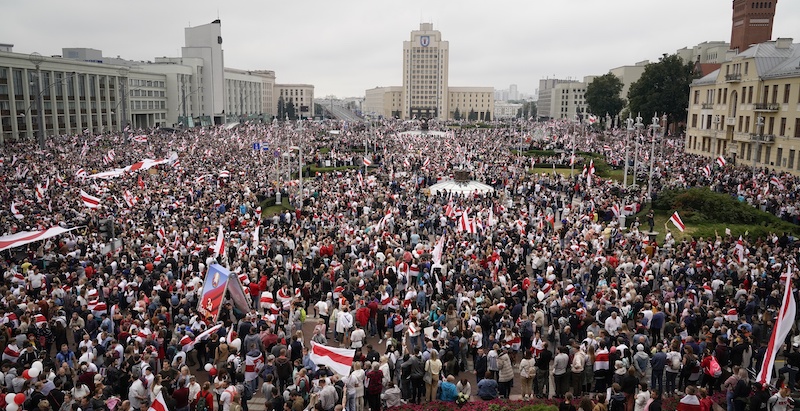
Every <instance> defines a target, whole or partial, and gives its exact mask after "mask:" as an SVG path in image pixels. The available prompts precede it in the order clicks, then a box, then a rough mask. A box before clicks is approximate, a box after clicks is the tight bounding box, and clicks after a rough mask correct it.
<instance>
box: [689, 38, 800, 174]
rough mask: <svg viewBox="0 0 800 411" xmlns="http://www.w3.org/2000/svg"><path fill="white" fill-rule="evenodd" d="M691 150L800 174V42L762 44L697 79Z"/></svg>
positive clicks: (691, 99) (693, 92)
mask: <svg viewBox="0 0 800 411" xmlns="http://www.w3.org/2000/svg"><path fill="white" fill-rule="evenodd" d="M686 151H687V152H689V153H694V154H700V155H705V156H708V157H711V158H715V157H717V156H725V157H726V158H728V159H729V160H733V161H737V160H738V161H744V162H747V163H748V164H750V163H752V164H753V165H755V166H757V167H768V168H770V169H775V170H778V171H788V172H791V173H794V174H798V175H800V156H798V153H800V45H798V44H792V39H788V38H782V39H778V40H775V41H768V42H765V43H761V44H757V45H755V46H753V47H750V48H748V49H747V50H745V51H744V52H742V53H739V54H737V55H736V56H735V57H733V59H731V60H730V61H727V62H725V63H723V64H722V67H720V69H719V70H717V71H715V72H713V73H710V74H709V75H707V76H705V77H703V78H701V79H698V80H696V81H694V82H693V83H692V85H691V88H690V95H689V113H688V124H687V131H686Z"/></svg>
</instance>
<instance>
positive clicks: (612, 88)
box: [585, 73, 625, 118]
mask: <svg viewBox="0 0 800 411" xmlns="http://www.w3.org/2000/svg"><path fill="white" fill-rule="evenodd" d="M622 87H623V84H622V80H620V79H619V77H617V76H615V75H613V74H611V73H608V74H604V75H602V76H600V77H596V78H595V79H594V80H592V82H591V83H589V85H588V86H587V87H586V94H585V97H586V105H587V106H589V112H590V113H594V114H595V115H596V116H598V117H600V116H603V118H605V115H606V113H608V114H610V115H612V116H613V115H615V114H617V113H619V112H620V110H622V107H625V100H623V99H622V97H620V96H619V93H620V92H621V91H622Z"/></svg>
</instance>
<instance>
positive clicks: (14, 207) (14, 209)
mask: <svg viewBox="0 0 800 411" xmlns="http://www.w3.org/2000/svg"><path fill="white" fill-rule="evenodd" d="M11 214H12V215H13V216H14V218H16V219H17V220H22V219H24V218H25V216H23V215H22V213H20V212H19V209H18V208H17V203H16V202H13V201H12V202H11Z"/></svg>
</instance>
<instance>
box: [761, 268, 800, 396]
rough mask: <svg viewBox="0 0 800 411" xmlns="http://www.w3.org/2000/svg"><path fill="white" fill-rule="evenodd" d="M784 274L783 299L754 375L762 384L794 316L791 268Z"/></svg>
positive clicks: (770, 375)
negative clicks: (759, 366) (759, 365)
mask: <svg viewBox="0 0 800 411" xmlns="http://www.w3.org/2000/svg"><path fill="white" fill-rule="evenodd" d="M786 270H787V271H786V274H785V275H784V276H781V279H783V278H784V277H785V278H786V286H785V288H784V290H783V300H782V301H781V309H780V312H779V313H778V316H777V317H776V318H775V324H774V326H773V328H772V336H771V337H770V338H769V343H768V344H767V352H766V353H765V354H764V360H763V362H762V363H761V371H759V372H758V376H756V381H757V382H759V383H761V384H762V385H764V384H769V383H770V380H772V367H773V365H774V364H775V355H777V354H778V350H780V349H781V347H782V346H783V342H784V341H785V340H786V336H787V335H789V332H790V331H792V325H793V324H794V316H795V312H796V311H797V307H796V305H795V301H794V293H792V268H791V266H788V267H787V269H786Z"/></svg>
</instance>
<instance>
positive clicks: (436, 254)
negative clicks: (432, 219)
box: [431, 234, 444, 264]
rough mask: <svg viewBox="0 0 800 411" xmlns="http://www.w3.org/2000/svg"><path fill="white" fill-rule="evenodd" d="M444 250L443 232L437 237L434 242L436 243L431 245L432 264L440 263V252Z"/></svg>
mask: <svg viewBox="0 0 800 411" xmlns="http://www.w3.org/2000/svg"><path fill="white" fill-rule="evenodd" d="M443 251H444V234H442V235H441V237H439V241H437V242H436V245H435V246H434V247H433V252H432V253H431V260H432V261H433V263H434V264H441V263H442V252H443Z"/></svg>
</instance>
